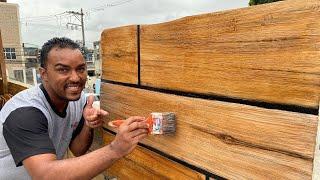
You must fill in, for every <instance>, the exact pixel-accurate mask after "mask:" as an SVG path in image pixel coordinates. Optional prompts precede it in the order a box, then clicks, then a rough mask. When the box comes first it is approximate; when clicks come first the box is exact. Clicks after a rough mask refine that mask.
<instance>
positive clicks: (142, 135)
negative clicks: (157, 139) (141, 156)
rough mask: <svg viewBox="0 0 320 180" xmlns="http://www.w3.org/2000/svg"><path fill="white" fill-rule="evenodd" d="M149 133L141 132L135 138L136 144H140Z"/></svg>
mask: <svg viewBox="0 0 320 180" xmlns="http://www.w3.org/2000/svg"><path fill="white" fill-rule="evenodd" d="M147 136H148V134H140V135H138V136H136V137H134V138H133V142H132V143H134V144H138V143H139V142H140V141H141V140H142V139H144V138H145V137H147Z"/></svg>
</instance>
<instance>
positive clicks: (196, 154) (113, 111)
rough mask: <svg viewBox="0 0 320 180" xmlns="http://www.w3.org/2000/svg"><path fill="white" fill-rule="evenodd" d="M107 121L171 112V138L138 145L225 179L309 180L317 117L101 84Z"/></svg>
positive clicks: (147, 141) (148, 141)
mask: <svg viewBox="0 0 320 180" xmlns="http://www.w3.org/2000/svg"><path fill="white" fill-rule="evenodd" d="M101 98H102V100H101V106H102V108H104V109H105V110H107V111H108V112H109V113H110V116H109V117H108V119H106V121H108V120H114V119H118V118H127V117H129V116H133V115H142V116H147V115H148V114H149V113H151V112H168V111H170V112H174V113H175V114H176V117H177V132H176V134H175V135H173V136H161V135H160V136H149V137H148V138H147V139H146V140H144V141H143V143H144V144H146V145H149V146H151V147H153V148H156V149H158V150H160V151H163V152H165V153H167V154H170V155H172V156H174V157H176V158H178V159H181V160H183V161H186V162H188V163H190V164H193V165H195V166H197V167H200V168H202V169H205V170H207V171H209V172H212V173H213V174H217V175H219V176H222V177H225V178H230V179H248V178H249V179H261V178H263V179H266V178H267V179H279V178H280V179H281V178H289V179H305V178H307V179H311V177H312V164H313V153H314V147H315V137H316V129H317V122H318V119H317V116H316V115H309V114H303V113H295V112H288V111H281V110H273V109H264V108H259V107H253V106H248V105H241V104H234V103H226V102H219V101H213V100H204V99H197V98H189V97H182V96H176V95H169V94H163V93H158V92H152V91H148V90H142V89H137V88H131V87H125V86H119V85H113V84H106V83H103V84H102V95H101Z"/></svg>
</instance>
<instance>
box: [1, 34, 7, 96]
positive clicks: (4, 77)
mask: <svg viewBox="0 0 320 180" xmlns="http://www.w3.org/2000/svg"><path fill="white" fill-rule="evenodd" d="M0 71H1V72H0V73H1V74H0V75H1V76H0V77H1V79H0V81H1V93H2V94H6V93H8V80H7V75H6V64H5V62H4V53H3V44H2V36H1V30H0Z"/></svg>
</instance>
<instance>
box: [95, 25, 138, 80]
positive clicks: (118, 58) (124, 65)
mask: <svg viewBox="0 0 320 180" xmlns="http://www.w3.org/2000/svg"><path fill="white" fill-rule="evenodd" d="M137 51H138V47H137V26H136V25H132V26H126V27H121V28H113V29H107V30H104V31H103V32H102V34H101V56H102V57H101V58H102V79H106V80H111V81H118V82H125V83H131V84H137V83H138V53H137Z"/></svg>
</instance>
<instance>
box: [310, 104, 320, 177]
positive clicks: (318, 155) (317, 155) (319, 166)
mask: <svg viewBox="0 0 320 180" xmlns="http://www.w3.org/2000/svg"><path fill="white" fill-rule="evenodd" d="M319 122H320V102H319V114H318V130H317V139H316V146H315V150H314V160H313V174H312V179H313V180H317V179H320V123H319Z"/></svg>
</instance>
